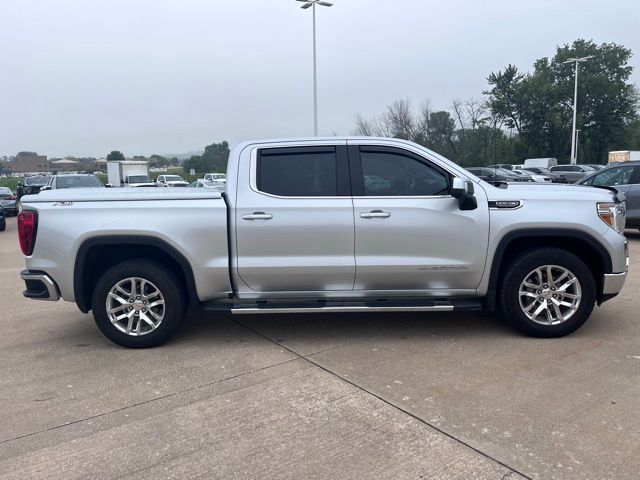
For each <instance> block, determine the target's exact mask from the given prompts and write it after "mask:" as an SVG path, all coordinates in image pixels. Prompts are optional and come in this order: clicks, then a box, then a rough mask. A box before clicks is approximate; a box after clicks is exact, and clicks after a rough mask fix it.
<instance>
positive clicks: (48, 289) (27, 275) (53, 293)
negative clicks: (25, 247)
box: [20, 270, 60, 302]
mask: <svg viewBox="0 0 640 480" xmlns="http://www.w3.org/2000/svg"><path fill="white" fill-rule="evenodd" d="M20 278H21V279H22V280H24V283H25V285H26V287H27V289H26V290H25V291H24V292H22V294H23V295H24V296H25V297H27V298H32V299H34V300H48V301H53V302H55V301H56V300H60V292H59V290H58V286H57V285H56V282H55V281H54V280H53V279H52V278H51V277H50V276H49V275H47V274H46V273H44V272H35V271H32V270H24V271H22V272H21V273H20Z"/></svg>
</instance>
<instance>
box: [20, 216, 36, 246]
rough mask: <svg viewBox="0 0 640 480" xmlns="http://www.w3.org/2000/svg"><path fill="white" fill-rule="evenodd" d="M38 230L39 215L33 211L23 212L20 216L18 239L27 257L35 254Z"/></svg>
mask: <svg viewBox="0 0 640 480" xmlns="http://www.w3.org/2000/svg"><path fill="white" fill-rule="evenodd" d="M37 230H38V214H37V213H36V212H34V211H33V210H22V211H21V212H20V213H19V214H18V239H19V240H20V248H21V249H22V253H24V254H25V255H31V254H32V253H33V247H34V246H35V245H36V233H37Z"/></svg>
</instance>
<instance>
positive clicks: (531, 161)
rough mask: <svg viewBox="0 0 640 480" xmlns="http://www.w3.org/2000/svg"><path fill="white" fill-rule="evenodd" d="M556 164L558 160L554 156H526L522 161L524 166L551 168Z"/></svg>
mask: <svg viewBox="0 0 640 480" xmlns="http://www.w3.org/2000/svg"><path fill="white" fill-rule="evenodd" d="M556 165H558V160H557V159H555V158H527V159H526V160H525V161H524V167H525V168H527V167H538V168H551V167H555V166H556Z"/></svg>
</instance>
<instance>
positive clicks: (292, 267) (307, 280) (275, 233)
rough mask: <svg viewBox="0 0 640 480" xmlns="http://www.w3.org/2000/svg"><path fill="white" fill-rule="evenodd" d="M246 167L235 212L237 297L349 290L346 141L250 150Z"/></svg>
mask: <svg viewBox="0 0 640 480" xmlns="http://www.w3.org/2000/svg"><path fill="white" fill-rule="evenodd" d="M250 162H251V164H250V168H246V167H247V166H246V165H243V164H242V163H241V172H242V175H243V176H240V177H239V178H241V179H242V178H244V181H242V180H241V181H240V183H239V185H238V192H237V199H236V209H235V215H236V218H235V225H236V244H237V245H236V248H237V269H238V270H237V271H238V276H239V278H240V280H241V282H243V283H244V288H243V286H242V285H239V286H238V289H239V291H240V292H239V293H240V296H243V294H244V296H247V295H248V294H250V293H251V291H253V292H293V291H296V292H326V291H343V290H348V291H351V290H352V288H353V281H354V276H355V259H354V229H353V203H352V200H351V196H350V187H349V169H348V159H347V152H346V142H344V141H343V142H336V144H333V145H317V146H301V147H281V148H267V147H265V148H256V149H254V151H253V152H252V153H251V159H250ZM245 174H246V175H247V177H250V182H247V177H244V175H245ZM247 287H248V288H247Z"/></svg>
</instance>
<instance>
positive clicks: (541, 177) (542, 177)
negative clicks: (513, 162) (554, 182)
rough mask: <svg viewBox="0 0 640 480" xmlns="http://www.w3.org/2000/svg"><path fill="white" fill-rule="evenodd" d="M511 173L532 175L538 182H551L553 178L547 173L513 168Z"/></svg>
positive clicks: (523, 175)
mask: <svg viewBox="0 0 640 480" xmlns="http://www.w3.org/2000/svg"><path fill="white" fill-rule="evenodd" d="M511 173H514V174H516V175H520V176H522V177H531V179H532V180H533V181H534V182H538V183H551V178H550V177H547V176H546V175H538V174H536V173H533V172H529V171H525V170H511Z"/></svg>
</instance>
